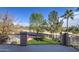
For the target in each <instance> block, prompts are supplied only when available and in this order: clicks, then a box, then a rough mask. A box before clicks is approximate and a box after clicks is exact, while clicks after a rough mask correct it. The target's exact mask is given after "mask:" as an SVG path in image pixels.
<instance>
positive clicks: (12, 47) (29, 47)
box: [0, 45, 78, 52]
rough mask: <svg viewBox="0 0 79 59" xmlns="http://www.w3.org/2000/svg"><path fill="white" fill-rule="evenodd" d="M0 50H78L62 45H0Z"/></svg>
mask: <svg viewBox="0 0 79 59" xmlns="http://www.w3.org/2000/svg"><path fill="white" fill-rule="evenodd" d="M0 52H78V51H77V50H76V49H74V48H72V47H66V46H62V45H27V46H17V45H0Z"/></svg>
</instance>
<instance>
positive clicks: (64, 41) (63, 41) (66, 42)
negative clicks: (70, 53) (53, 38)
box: [62, 33, 69, 46]
mask: <svg viewBox="0 0 79 59" xmlns="http://www.w3.org/2000/svg"><path fill="white" fill-rule="evenodd" d="M68 39H69V35H68V33H64V34H63V35H62V43H63V45H65V46H68Z"/></svg>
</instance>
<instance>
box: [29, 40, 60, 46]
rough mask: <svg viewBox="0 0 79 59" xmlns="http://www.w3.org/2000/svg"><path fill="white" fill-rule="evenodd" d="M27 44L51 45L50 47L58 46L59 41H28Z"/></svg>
mask: <svg viewBox="0 0 79 59" xmlns="http://www.w3.org/2000/svg"><path fill="white" fill-rule="evenodd" d="M28 44H36V45H38V44H40V45H42V44H47V45H48V44H51V45H58V44H61V42H60V41H59V40H57V39H53V40H51V39H43V41H37V40H34V39H33V40H30V41H28Z"/></svg>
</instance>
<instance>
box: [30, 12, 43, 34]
mask: <svg viewBox="0 0 79 59" xmlns="http://www.w3.org/2000/svg"><path fill="white" fill-rule="evenodd" d="M43 20H44V17H43V15H42V14H41V13H32V14H31V16H30V28H32V29H34V30H35V31H36V33H37V35H38V33H39V32H41V31H42V28H41V25H42V23H43Z"/></svg>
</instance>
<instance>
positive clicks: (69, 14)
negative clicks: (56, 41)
mask: <svg viewBox="0 0 79 59" xmlns="http://www.w3.org/2000/svg"><path fill="white" fill-rule="evenodd" d="M62 17H64V19H66V20H67V28H66V31H67V33H68V20H69V19H74V13H73V11H72V10H66V11H65V14H64V15H63V16H62Z"/></svg>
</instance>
